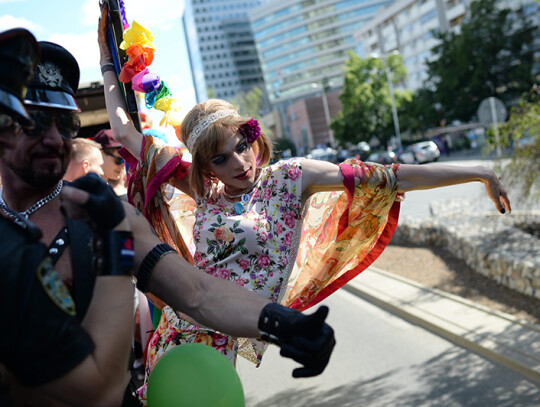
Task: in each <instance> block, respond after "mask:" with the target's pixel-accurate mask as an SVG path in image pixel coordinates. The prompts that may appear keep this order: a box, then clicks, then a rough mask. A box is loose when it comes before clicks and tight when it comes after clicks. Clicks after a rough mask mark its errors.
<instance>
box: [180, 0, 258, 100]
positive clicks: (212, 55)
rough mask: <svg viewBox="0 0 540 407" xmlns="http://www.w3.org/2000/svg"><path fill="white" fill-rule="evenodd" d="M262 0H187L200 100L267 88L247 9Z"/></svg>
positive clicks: (191, 52) (190, 46)
mask: <svg viewBox="0 0 540 407" xmlns="http://www.w3.org/2000/svg"><path fill="white" fill-rule="evenodd" d="M262 2H263V0H248V1H237V0H186V1H185V3H186V6H185V12H184V17H183V23H184V30H185V32H186V40H187V43H188V53H189V57H190V64H191V69H192V72H193V81H194V86H195V93H196V96H197V101H198V102H201V101H204V100H206V99H207V98H208V95H209V94H210V95H212V96H214V97H217V98H220V99H226V100H231V99H233V98H234V97H235V96H236V95H237V94H238V93H239V92H240V91H244V92H247V91H249V90H250V89H251V88H253V87H254V86H258V87H261V88H264V85H263V77H262V71H261V67H260V63H259V59H258V56H257V53H256V49H255V44H254V40H253V34H252V32H251V26H250V24H249V19H248V15H247V12H248V10H250V9H252V8H254V7H256V6H258V5H260V4H261V3H262Z"/></svg>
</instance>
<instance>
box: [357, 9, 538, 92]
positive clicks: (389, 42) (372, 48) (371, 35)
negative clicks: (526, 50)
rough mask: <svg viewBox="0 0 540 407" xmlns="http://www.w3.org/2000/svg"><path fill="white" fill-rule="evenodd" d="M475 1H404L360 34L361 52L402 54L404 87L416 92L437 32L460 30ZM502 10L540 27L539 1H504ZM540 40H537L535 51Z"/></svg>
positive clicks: (379, 16)
mask: <svg viewBox="0 0 540 407" xmlns="http://www.w3.org/2000/svg"><path fill="white" fill-rule="evenodd" d="M471 1H472V0H400V1H396V2H395V3H393V4H392V5H391V6H389V7H388V8H386V9H385V10H382V12H381V13H378V14H377V16H376V17H375V18H373V19H372V20H371V21H370V22H368V23H366V24H364V25H363V26H362V27H361V28H360V29H359V30H358V31H357V32H356V38H357V39H358V41H359V52H360V53H363V54H365V55H370V54H378V55H380V56H381V57H384V56H385V55H387V54H388V53H390V52H396V51H397V52H399V53H400V54H401V56H402V58H403V63H404V65H405V67H406V68H407V73H408V78H407V79H406V80H405V81H404V83H403V84H402V86H403V87H404V88H406V89H411V90H416V89H419V88H421V87H422V85H423V82H424V80H425V79H426V77H427V75H426V64H425V62H426V60H429V58H430V57H431V56H432V54H431V49H432V48H433V47H434V46H435V45H436V44H437V43H438V41H437V40H436V39H435V38H434V37H433V32H434V31H440V32H446V31H448V30H459V27H460V26H461V24H462V22H463V19H464V18H466V17H467V14H468V13H469V12H470V7H469V6H470V3H471ZM499 5H500V6H501V7H507V8H510V9H512V10H513V11H514V12H515V16H516V21H520V20H522V19H523V18H530V19H531V21H532V23H533V24H534V25H535V26H539V25H540V6H539V5H538V3H536V2H535V0H501V1H500V2H499ZM539 42H540V36H538V37H537V39H536V46H535V49H536V50H539V49H540V47H539V46H538V45H539Z"/></svg>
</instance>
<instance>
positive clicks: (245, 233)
mask: <svg viewBox="0 0 540 407" xmlns="http://www.w3.org/2000/svg"><path fill="white" fill-rule="evenodd" d="M301 162H302V160H301V159H298V158H296V159H291V160H287V161H280V162H278V163H276V164H274V165H271V166H268V167H266V168H263V169H262V170H261V171H262V176H261V178H260V180H259V181H258V183H257V184H256V185H255V188H254V189H253V190H252V192H251V194H250V196H249V200H248V199H246V202H244V203H243V206H244V211H243V212H242V213H240V214H237V213H236V212H235V210H234V202H231V201H230V200H228V199H227V198H226V197H225V196H224V194H223V187H224V185H223V184H222V183H221V182H220V183H218V184H212V186H211V187H210V188H209V191H208V193H207V195H206V196H204V197H197V210H196V212H195V225H194V227H193V239H194V243H195V245H196V247H197V251H196V252H195V255H194V263H195V265H196V266H197V267H199V268H200V269H201V270H204V271H205V272H206V273H208V274H211V275H214V276H216V277H219V278H223V279H227V280H232V281H234V282H235V283H236V284H238V285H240V286H244V287H246V288H247V289H249V290H251V291H254V292H256V293H258V294H260V295H262V296H264V297H266V298H269V299H271V300H272V301H278V299H279V296H280V293H281V292H282V289H284V288H286V287H285V285H286V284H287V279H288V276H289V275H288V273H289V272H290V270H291V269H292V266H293V265H292V264H289V262H291V263H292V262H293V260H291V259H294V254H295V253H296V249H297V248H296V246H295V245H294V243H293V241H294V237H295V234H298V232H299V226H300V225H299V223H300V220H301V217H302V202H301V195H302V164H301Z"/></svg>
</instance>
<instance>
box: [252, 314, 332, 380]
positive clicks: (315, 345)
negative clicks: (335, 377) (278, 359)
mask: <svg viewBox="0 0 540 407" xmlns="http://www.w3.org/2000/svg"><path fill="white" fill-rule="evenodd" d="M327 315H328V307H326V306H324V305H323V306H321V307H320V308H319V309H318V310H317V311H316V312H315V313H314V314H311V315H304V314H302V313H301V312H298V311H296V310H293V309H291V308H287V307H284V306H282V305H279V304H276V303H270V304H268V305H266V306H265V307H264V308H263V310H262V312H261V315H260V316H259V324H258V327H259V329H260V330H261V338H262V339H263V340H265V341H269V342H273V343H275V344H276V345H279V346H280V347H281V352H280V354H281V356H283V357H287V358H291V359H294V360H295V361H297V362H299V363H301V364H302V365H303V367H300V368H297V369H294V370H293V377H310V376H316V375H318V374H320V373H322V372H323V370H324V368H325V367H326V365H327V364H328V361H329V360H330V355H331V354H332V350H333V349H334V345H335V344H336V340H335V338H334V330H333V329H332V328H331V327H330V325H328V324H326V323H325V322H324V320H325V319H326V316H327Z"/></svg>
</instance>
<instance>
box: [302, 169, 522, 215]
mask: <svg viewBox="0 0 540 407" xmlns="http://www.w3.org/2000/svg"><path fill="white" fill-rule="evenodd" d="M397 182H398V192H408V191H416V190H421V189H432V188H439V187H445V186H450V185H457V184H464V183H468V182H481V183H483V184H484V187H485V188H486V193H487V195H488V197H489V199H491V200H492V201H493V203H494V204H495V207H496V208H497V210H498V211H499V212H501V213H504V212H506V211H508V212H510V211H511V210H512V208H511V205H510V200H509V199H508V196H507V194H506V190H505V189H504V186H503V185H502V183H501V181H500V179H499V177H497V175H496V174H495V173H494V172H493V170H491V169H490V168H487V167H484V166H475V167H461V166H457V165H442V164H431V165H430V164H428V165H409V164H401V165H400V166H399V171H398V175H397ZM342 189H343V181H342V178H341V171H340V170H339V166H337V165H335V164H332V163H330V162H325V161H317V160H303V161H302V191H303V192H304V194H307V195H311V194H313V193H315V192H320V191H329V190H331V191H332V190H333V191H335V190H342Z"/></svg>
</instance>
